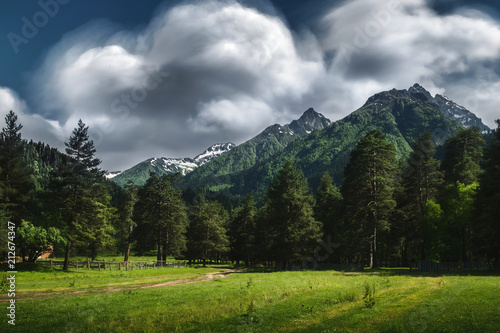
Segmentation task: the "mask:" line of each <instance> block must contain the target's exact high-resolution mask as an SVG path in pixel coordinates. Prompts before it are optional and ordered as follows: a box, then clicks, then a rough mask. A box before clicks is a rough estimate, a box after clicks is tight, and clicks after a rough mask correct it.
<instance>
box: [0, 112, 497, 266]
mask: <svg viewBox="0 0 500 333" xmlns="http://www.w3.org/2000/svg"><path fill="white" fill-rule="evenodd" d="M497 124H498V126H499V128H500V121H497ZM21 130H22V125H21V124H19V123H18V119H17V116H16V115H15V113H14V112H12V111H11V112H10V113H9V114H7V116H6V117H5V127H4V128H3V129H2V131H1V134H0V222H1V226H0V227H1V228H2V230H4V231H7V230H8V221H10V222H13V223H15V225H16V238H15V242H16V245H17V247H16V249H17V251H18V252H17V254H18V255H19V256H21V257H22V258H23V260H26V261H35V260H36V259H37V258H38V257H39V255H40V254H41V253H42V252H43V251H46V250H47V249H48V248H49V246H52V247H53V248H54V251H55V253H56V254H58V255H61V256H63V255H64V257H65V268H66V269H67V268H68V262H69V260H70V258H71V256H72V255H75V254H78V255H86V256H88V257H90V258H92V259H94V258H96V256H97V255H98V254H99V253H121V254H123V255H124V260H125V261H127V260H129V256H130V253H131V251H133V252H135V253H139V254H144V253H150V252H154V253H156V255H157V258H158V260H165V259H166V258H167V257H170V256H174V257H176V258H184V259H187V260H190V261H201V262H203V263H204V264H205V263H206V262H207V261H208V260H232V261H235V262H237V263H238V264H239V263H244V264H245V265H258V264H264V265H270V264H274V265H276V266H278V267H281V268H284V269H291V268H296V267H302V266H307V263H308V262H310V261H311V260H316V261H318V262H321V263H363V264H366V265H368V266H369V267H379V266H406V265H408V264H409V263H411V262H416V261H460V262H465V261H470V260H482V261H489V262H496V263H497V264H498V262H499V260H500V243H499V242H498V239H499V237H500V223H499V222H498V221H500V213H499V212H500V211H499V210H498V209H497V207H496V204H497V202H499V201H500V183H499V182H500V130H498V129H497V131H496V132H495V133H494V136H493V137H492V138H491V140H490V141H491V142H489V143H488V144H487V143H486V141H485V139H484V137H483V134H482V133H481V132H480V130H479V128H475V127H471V128H462V129H459V130H458V131H457V132H456V133H455V135H454V136H452V137H449V138H448V139H447V140H446V141H445V143H444V146H443V152H444V154H443V159H442V162H441V161H440V160H439V159H437V158H436V156H437V155H438V154H437V150H438V147H436V146H435V143H434V142H435V140H433V135H432V134H431V133H430V132H423V133H414V135H415V138H414V139H413V142H412V145H411V152H410V153H409V157H408V158H403V157H402V156H403V155H402V154H400V153H398V152H397V151H396V148H395V145H394V144H393V143H392V142H391V141H392V140H387V136H386V134H384V133H383V132H382V131H380V130H370V131H369V132H367V133H366V134H364V135H363V136H362V137H361V138H360V139H359V140H358V141H357V142H356V145H355V147H354V149H353V150H352V151H351V153H350V155H349V158H348V163H347V165H346V166H345V169H344V170H343V180H342V185H341V186H340V187H339V186H337V185H335V184H336V183H338V182H334V179H333V177H332V176H331V175H330V174H329V173H328V172H325V173H323V175H322V177H321V178H320V181H319V184H318V185H316V186H315V188H314V189H311V187H310V183H309V182H308V179H306V177H305V176H304V173H303V172H302V170H301V168H300V167H299V166H298V165H299V164H298V163H294V161H291V160H285V161H282V162H280V163H278V164H277V165H276V168H277V172H276V176H275V177H274V178H273V179H272V181H271V183H270V185H269V186H268V187H267V191H266V193H265V194H260V193H257V194H249V195H247V196H246V197H245V198H243V199H241V200H239V201H238V202H236V203H235V202H233V201H231V200H219V201H217V200H215V199H214V198H212V196H211V195H210V192H209V191H206V190H205V189H204V188H203V187H200V188H199V189H198V190H197V191H195V192H193V191H192V190H191V192H190V193H183V191H182V190H181V189H180V188H179V187H178V186H177V184H178V183H179V181H180V180H181V176H180V175H164V176H158V175H156V174H152V175H151V177H150V178H149V179H148V181H147V182H146V184H145V185H143V186H137V185H134V184H133V183H129V184H127V185H126V186H124V187H123V188H122V187H119V186H117V185H115V184H113V183H111V182H109V181H107V180H106V178H105V177H104V171H103V170H101V169H100V167H99V166H100V163H101V161H100V160H99V159H97V158H96V157H95V154H96V149H95V146H94V144H93V142H92V141H91V140H89V136H88V130H89V128H88V127H87V126H86V125H85V124H84V123H83V122H82V121H81V120H80V122H79V123H78V124H77V127H76V128H75V129H74V130H73V133H72V134H71V136H70V137H69V138H68V140H67V142H66V144H65V145H66V150H65V154H63V153H60V152H59V151H57V150H56V149H54V148H50V147H49V146H47V145H45V144H43V143H34V142H26V141H25V140H23V139H22V137H21ZM311 138H312V136H311ZM311 138H309V137H308V140H312V139H311ZM313 190H314V191H313ZM256 195H258V196H259V197H256ZM2 234H6V232H2ZM7 241H8V240H7V239H1V240H0V252H1V255H2V257H6V254H7ZM319 244H322V245H323V246H321V247H320V246H319ZM325 244H326V245H327V246H324V245H325ZM318 249H320V250H321V251H319V252H321V253H318ZM311 258H314V259H311Z"/></svg>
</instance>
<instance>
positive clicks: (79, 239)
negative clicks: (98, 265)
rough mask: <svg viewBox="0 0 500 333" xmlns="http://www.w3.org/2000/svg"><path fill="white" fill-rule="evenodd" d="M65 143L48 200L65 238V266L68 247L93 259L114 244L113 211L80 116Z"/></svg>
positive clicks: (67, 266)
mask: <svg viewBox="0 0 500 333" xmlns="http://www.w3.org/2000/svg"><path fill="white" fill-rule="evenodd" d="M65 144H66V153H67V154H68V155H66V156H64V157H63V159H62V161H61V163H60V164H59V166H58V168H57V170H56V171H55V172H53V174H52V178H51V184H50V186H49V187H50V189H51V192H50V195H49V196H48V201H49V205H50V204H51V205H52V206H53V207H55V208H56V210H55V212H53V213H54V217H53V218H54V219H55V220H58V221H60V223H61V229H62V230H63V231H64V235H65V237H66V239H67V243H66V250H65V260H64V269H65V270H67V269H68V268H69V258H70V250H71V248H77V249H80V250H83V251H89V252H90V255H91V257H92V258H93V259H94V258H95V256H96V255H97V251H98V250H99V249H103V248H110V247H111V246H112V245H113V239H112V237H111V235H112V234H113V233H114V230H113V228H112V226H111V221H112V220H113V219H114V218H115V215H114V210H113V209H112V208H111V207H110V201H111V198H110V195H109V189H108V187H107V186H106V184H105V179H104V177H103V174H104V172H103V171H102V170H100V169H99V164H100V160H99V159H97V158H96V157H95V156H94V155H95V153H96V149H95V146H94V143H93V141H91V140H90V139H89V136H88V127H86V126H85V124H84V123H83V122H82V121H81V120H80V121H79V122H78V127H77V128H75V129H74V130H73V133H72V135H71V136H70V138H69V141H68V142H67V143H65Z"/></svg>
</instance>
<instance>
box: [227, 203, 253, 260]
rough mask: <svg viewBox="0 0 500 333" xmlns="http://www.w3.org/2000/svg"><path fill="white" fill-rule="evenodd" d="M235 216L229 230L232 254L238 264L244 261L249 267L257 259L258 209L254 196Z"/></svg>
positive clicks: (238, 209) (235, 212)
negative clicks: (255, 245)
mask: <svg viewBox="0 0 500 333" xmlns="http://www.w3.org/2000/svg"><path fill="white" fill-rule="evenodd" d="M233 214H234V216H233V218H232V220H231V225H230V228H229V236H230V243H231V254H232V257H233V259H234V260H236V262H237V264H238V263H239V261H240V260H243V261H244V262H245V266H247V267H248V266H249V265H250V263H251V262H253V261H254V259H255V251H254V250H255V247H254V244H255V232H256V229H255V228H256V225H255V223H256V218H257V208H256V207H255V202H254V198H253V194H249V195H248V196H247V197H246V198H245V200H244V201H243V203H242V205H241V206H240V207H238V208H237V209H236V210H235V211H234V213H233Z"/></svg>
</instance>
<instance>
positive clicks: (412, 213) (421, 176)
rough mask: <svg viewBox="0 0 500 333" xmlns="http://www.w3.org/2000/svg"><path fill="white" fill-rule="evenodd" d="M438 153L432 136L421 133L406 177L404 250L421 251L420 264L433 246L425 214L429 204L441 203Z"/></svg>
mask: <svg viewBox="0 0 500 333" xmlns="http://www.w3.org/2000/svg"><path fill="white" fill-rule="evenodd" d="M435 153H436V148H435V146H434V143H433V142H432V134H431V133H430V132H425V133H422V134H421V135H420V136H419V137H418V138H417V139H415V141H414V143H413V151H412V153H411V154H410V157H409V159H408V169H407V172H406V174H405V175H404V177H403V187H404V199H403V200H404V203H403V205H404V208H403V209H405V210H406V218H405V221H404V222H405V223H404V229H405V231H404V234H405V236H406V237H405V242H406V243H407V244H406V245H405V247H408V246H410V247H411V248H417V247H418V248H419V252H420V253H419V256H420V259H421V260H425V259H427V254H428V252H429V251H428V248H430V247H431V246H432V245H431V244H429V243H430V238H429V236H430V235H429V233H428V229H429V228H430V227H431V226H430V225H429V222H430V220H428V219H424V212H425V211H426V206H427V204H428V203H429V202H430V201H433V202H437V201H438V195H439V189H440V187H441V185H442V184H443V174H442V172H441V171H440V170H439V161H437V160H436V159H434V154H435Z"/></svg>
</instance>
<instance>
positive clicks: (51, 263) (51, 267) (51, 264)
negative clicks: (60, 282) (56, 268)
mask: <svg viewBox="0 0 500 333" xmlns="http://www.w3.org/2000/svg"><path fill="white" fill-rule="evenodd" d="M50 268H52V259H50Z"/></svg>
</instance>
